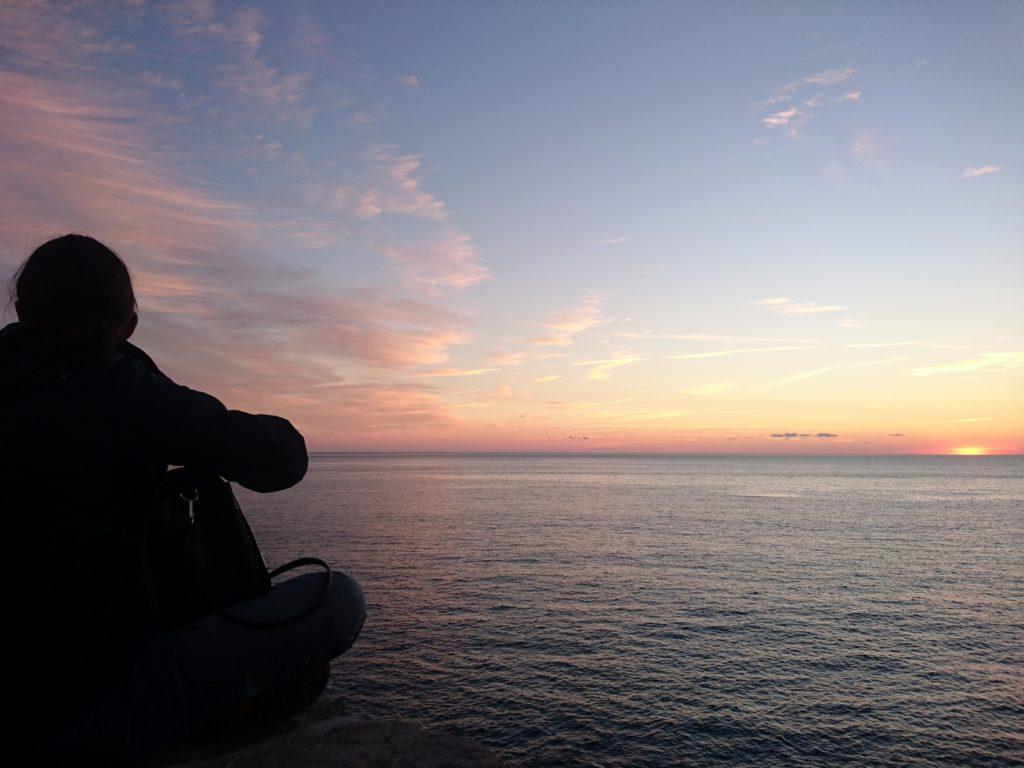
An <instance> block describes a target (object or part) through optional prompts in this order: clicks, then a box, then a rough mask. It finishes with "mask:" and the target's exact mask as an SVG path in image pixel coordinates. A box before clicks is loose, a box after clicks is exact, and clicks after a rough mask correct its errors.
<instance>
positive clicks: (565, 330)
mask: <svg viewBox="0 0 1024 768" xmlns="http://www.w3.org/2000/svg"><path fill="white" fill-rule="evenodd" d="M604 299H605V297H604V295H603V294H600V293H591V294H590V295H589V296H587V298H585V299H584V300H583V302H582V303H581V304H580V305H579V306H577V307H574V308H572V309H569V310H565V311H562V312H555V313H553V314H551V315H549V316H548V319H547V321H546V322H544V323H543V327H544V328H546V329H547V330H548V331H549V333H546V334H544V335H541V336H534V337H532V338H529V339H525V341H526V342H527V343H528V344H534V345H537V346H542V347H543V346H553V347H564V346H568V345H569V344H572V341H573V338H574V337H575V336H576V334H578V333H582V332H583V331H586V330H589V329H591V328H594V327H596V326H598V325H602V324H603V323H604V322H605V321H604V320H603V318H602V316H601V305H602V304H603V303H604Z"/></svg>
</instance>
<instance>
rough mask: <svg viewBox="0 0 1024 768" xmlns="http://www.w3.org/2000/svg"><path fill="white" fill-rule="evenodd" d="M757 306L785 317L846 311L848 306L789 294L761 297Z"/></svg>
mask: <svg viewBox="0 0 1024 768" xmlns="http://www.w3.org/2000/svg"><path fill="white" fill-rule="evenodd" d="M754 306H756V307H764V308H765V309H767V310H768V311H769V312H771V313H772V314H775V315H782V316H783V317H806V316H808V315H820V314H823V313H828V312H845V311H846V307H841V306H838V305H833V304H819V303H818V302H816V301H794V300H793V299H791V298H789V297H788V296H779V297H775V298H767V299H760V300H758V301H755V302H754Z"/></svg>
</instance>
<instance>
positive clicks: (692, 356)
mask: <svg viewBox="0 0 1024 768" xmlns="http://www.w3.org/2000/svg"><path fill="white" fill-rule="evenodd" d="M808 349H818V345H804V346H796V347H745V348H743V349H722V350H718V351H717V352H688V353H685V354H681V355H662V358H661V359H662V360H701V359H705V358H712V357H730V356H731V355H748V354H753V353H757V352H803V351H805V350H808Z"/></svg>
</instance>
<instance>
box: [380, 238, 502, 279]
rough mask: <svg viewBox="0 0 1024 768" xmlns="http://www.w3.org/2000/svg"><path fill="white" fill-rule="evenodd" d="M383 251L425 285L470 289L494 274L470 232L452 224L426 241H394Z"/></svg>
mask: <svg viewBox="0 0 1024 768" xmlns="http://www.w3.org/2000/svg"><path fill="white" fill-rule="evenodd" d="M380 250H381V252H382V253H383V254H384V255H385V257H386V258H387V259H388V260H389V261H391V262H392V263H395V264H398V265H400V266H402V267H403V268H404V269H405V273H406V275H407V277H408V278H409V279H410V280H412V281H413V282H416V283H420V284H423V285H428V286H443V287H445V288H469V287H470V286H473V285H476V284H477V283H480V282H482V281H484V280H487V279H489V278H490V277H491V273H490V271H489V270H488V269H487V268H486V267H485V266H484V265H483V264H482V263H481V258H480V254H479V252H478V251H477V249H476V247H475V246H474V245H473V243H472V240H471V239H470V237H469V235H467V234H466V233H464V232H461V231H459V230H457V229H455V228H451V227H446V228H444V229H443V230H442V231H441V232H440V233H439V234H438V236H436V237H435V238H433V239H429V240H427V241H426V242H416V243H391V244H388V245H385V246H382V247H381V249H380Z"/></svg>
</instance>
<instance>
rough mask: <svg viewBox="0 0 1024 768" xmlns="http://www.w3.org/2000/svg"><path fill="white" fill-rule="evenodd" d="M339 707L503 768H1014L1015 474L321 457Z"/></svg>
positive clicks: (258, 509) (303, 490)
mask: <svg viewBox="0 0 1024 768" xmlns="http://www.w3.org/2000/svg"><path fill="white" fill-rule="evenodd" d="M239 498H240V499H241V501H242V504H243V508H245V509H246V511H247V513H248V514H249V517H250V519H251V521H252V523H253V527H254V529H255V531H256V535H257V537H258V538H259V540H260V542H261V544H262V545H263V547H264V550H265V553H266V555H267V559H268V562H270V563H271V564H274V563H277V562H281V561H282V560H283V559H285V558H289V557H293V556H297V555H299V554H318V555H321V556H323V557H325V558H328V559H330V560H332V561H333V562H335V563H336V564H337V565H338V567H339V568H340V569H342V570H345V571H347V572H348V573H350V574H352V575H353V576H355V577H356V578H358V579H359V580H360V581H361V582H362V584H363V585H364V587H365V589H366V593H367V597H368V600H369V606H370V607H369V611H370V613H369V616H368V618H367V622H366V626H365V628H364V630H363V634H362V637H361V638H360V640H359V642H358V643H357V644H356V646H355V647H354V648H353V649H352V650H351V651H350V652H349V653H347V654H346V655H345V656H343V657H341V658H340V659H339V660H338V661H337V662H336V666H335V675H334V679H333V682H332V689H331V693H332V694H333V695H336V696H339V697H342V698H343V699H344V700H345V701H346V702H347V704H348V706H349V711H353V712H359V713H366V714H369V715H398V716H404V717H409V718H413V719H416V720H418V721H420V722H423V723H425V724H427V725H431V726H434V727H438V728H441V729H445V730H449V731H452V732H458V733H462V734H464V735H468V736H470V737H472V738H475V739H477V740H479V741H481V742H484V743H486V744H488V745H489V746H491V747H492V748H493V749H494V750H495V751H496V752H497V753H498V754H500V755H501V756H503V757H504V758H506V759H508V760H509V761H510V762H512V763H514V764H518V765H524V766H666V765H695V766H712V765H715V766H717V765H722V766H725V765H758V766H775V765H796V766H823V765H881V764H885V765H914V766H925V765H999V766H1005V765H1010V764H1024V535H1022V534H1024V459H1021V458H1014V457H984V458H961V457H958V458H945V457H929V458H920V457H919V458H807V457H803V458H796V457H784V458H783V457H779V458H765V457H710V456H708V457H700V456H685V457H682V456H675V457H650V456H647V457H627V456H462V455H460V456H438V455H426V456H425V455H419V456H360V455H320V456H317V457H315V458H314V460H313V462H312V465H311V468H310V472H309V475H308V476H307V478H306V479H305V481H303V483H302V484H301V485H300V486H298V487H297V488H294V489H292V490H290V491H287V492H284V493H280V494H273V495H269V496H262V497H261V496H257V495H256V494H251V493H248V492H241V491H240V493H239Z"/></svg>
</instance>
